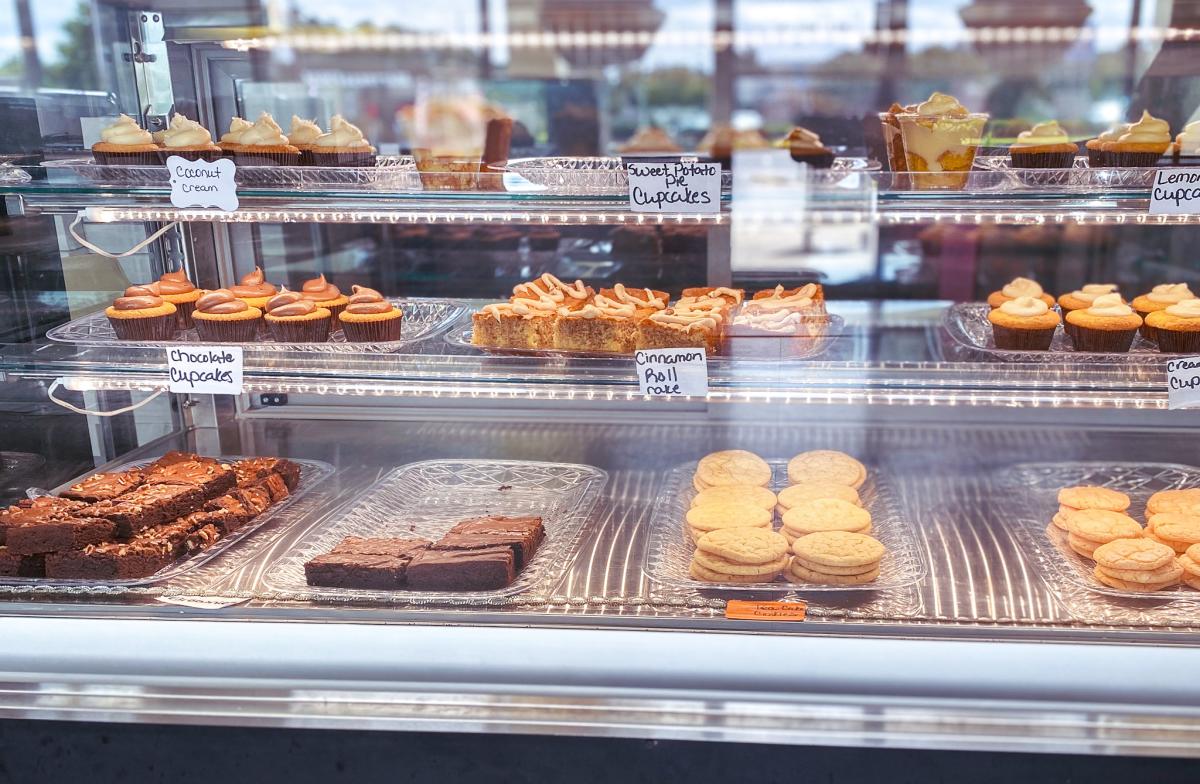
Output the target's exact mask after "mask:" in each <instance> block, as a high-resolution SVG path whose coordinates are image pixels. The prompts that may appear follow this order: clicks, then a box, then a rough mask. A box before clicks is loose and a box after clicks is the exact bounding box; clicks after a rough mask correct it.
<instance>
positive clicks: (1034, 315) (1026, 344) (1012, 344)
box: [988, 297, 1062, 351]
mask: <svg viewBox="0 0 1200 784" xmlns="http://www.w3.org/2000/svg"><path fill="white" fill-rule="evenodd" d="M988 322H989V323H991V325H992V338H993V340H994V342H995V344H996V348H998V349H1004V350H1006V351H1046V350H1048V349H1049V348H1050V343H1051V341H1053V340H1054V333H1055V331H1056V330H1057V329H1058V325H1059V324H1061V323H1062V319H1061V318H1060V317H1059V315H1058V314H1057V313H1055V312H1054V311H1053V310H1051V309H1050V306H1049V305H1047V304H1046V302H1045V300H1042V299H1039V298H1037V297H1017V298H1016V299H1010V300H1009V301H1008V302H1005V303H1004V304H1002V305H1001V306H1000V307H998V308H994V309H993V310H992V311H991V312H990V313H988Z"/></svg>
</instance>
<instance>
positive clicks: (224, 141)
mask: <svg viewBox="0 0 1200 784" xmlns="http://www.w3.org/2000/svg"><path fill="white" fill-rule="evenodd" d="M253 127H254V123H252V122H250V121H249V120H243V119H242V118H241V117H234V118H232V119H231V120H230V121H229V130H228V131H226V132H225V133H223V134H221V139H220V141H218V142H217V146H218V147H220V148H221V152H222V153H224V155H225V157H226V158H232V157H233V155H234V153H236V152H237V151H238V149H240V148H241V145H242V134H244V133H245V132H246V131H248V130H250V129H251V128H253Z"/></svg>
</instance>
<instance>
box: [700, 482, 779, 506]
mask: <svg viewBox="0 0 1200 784" xmlns="http://www.w3.org/2000/svg"><path fill="white" fill-rule="evenodd" d="M731 501H732V502H736V503H748V504H751V505H753V506H761V507H762V508H763V509H766V510H767V511H768V512H771V511H774V509H775V494H774V493H772V492H771V491H770V490H768V489H767V488H765V487H758V486H755V485H725V486H723V487H710V488H708V489H707V490H701V491H700V492H699V493H696V496H695V497H694V498H692V506H693V507H696V506H706V505H707V504H716V503H728V502H731Z"/></svg>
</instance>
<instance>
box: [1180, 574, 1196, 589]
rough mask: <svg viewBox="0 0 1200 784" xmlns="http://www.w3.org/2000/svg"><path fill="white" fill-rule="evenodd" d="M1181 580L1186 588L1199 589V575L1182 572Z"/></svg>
mask: <svg viewBox="0 0 1200 784" xmlns="http://www.w3.org/2000/svg"><path fill="white" fill-rule="evenodd" d="M1181 582H1183V584H1184V585H1186V586H1187V587H1188V588H1195V589H1196V590H1197V591H1200V575H1195V574H1192V573H1191V572H1184V573H1183V579H1182V581H1181Z"/></svg>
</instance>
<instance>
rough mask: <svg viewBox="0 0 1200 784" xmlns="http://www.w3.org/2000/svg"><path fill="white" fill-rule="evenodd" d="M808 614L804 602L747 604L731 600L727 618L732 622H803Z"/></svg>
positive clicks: (726, 611)
mask: <svg viewBox="0 0 1200 784" xmlns="http://www.w3.org/2000/svg"><path fill="white" fill-rule="evenodd" d="M807 614H808V605H807V604H805V603H804V602H746V601H742V600H741V599H730V600H729V601H728V602H726V604H725V617H726V618H728V619H729V620H731V621H803V620H804V616H805V615H807Z"/></svg>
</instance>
